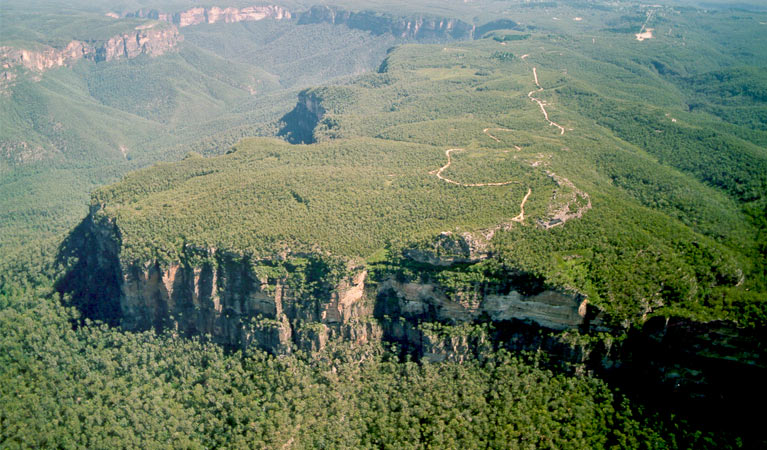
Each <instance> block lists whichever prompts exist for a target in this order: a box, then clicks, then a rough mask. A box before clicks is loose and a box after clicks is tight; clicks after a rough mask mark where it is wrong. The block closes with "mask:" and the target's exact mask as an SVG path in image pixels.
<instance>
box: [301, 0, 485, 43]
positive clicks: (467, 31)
mask: <svg viewBox="0 0 767 450" xmlns="http://www.w3.org/2000/svg"><path fill="white" fill-rule="evenodd" d="M298 23H299V24H313V23H330V24H334V25H346V26H347V27H349V28H353V29H357V30H363V31H369V32H371V33H373V34H384V33H390V34H393V35H394V36H396V37H399V38H403V39H417V40H444V39H456V40H458V39H464V40H468V39H471V38H472V37H473V35H474V26H473V25H471V24H468V23H466V22H464V21H462V20H458V19H451V18H433V17H395V16H390V15H386V14H381V13H376V12H374V11H359V12H354V11H347V10H344V9H340V8H336V7H332V6H325V5H317V6H313V7H312V8H311V9H310V10H309V11H306V12H304V13H301V14H300V15H299V16H298Z"/></svg>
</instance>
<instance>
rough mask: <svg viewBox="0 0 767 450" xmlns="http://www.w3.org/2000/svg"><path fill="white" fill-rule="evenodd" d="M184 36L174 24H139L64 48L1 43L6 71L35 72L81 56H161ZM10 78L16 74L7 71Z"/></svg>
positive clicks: (1, 60) (109, 58) (0, 61)
mask: <svg viewBox="0 0 767 450" xmlns="http://www.w3.org/2000/svg"><path fill="white" fill-rule="evenodd" d="M181 39H182V37H181V35H179V33H178V29H177V28H176V27H173V26H152V27H139V28H138V29H136V30H133V31H131V32H127V33H122V34H119V35H116V36H113V37H111V38H110V39H108V40H107V41H105V42H100V43H94V42H81V41H71V42H70V43H69V44H67V45H66V46H65V47H64V48H61V49H58V48H53V47H45V48H42V49H36V50H28V49H23V48H16V47H10V46H4V47H0V66H1V67H2V69H3V70H4V71H8V70H10V69H14V68H17V67H23V68H26V69H28V70H32V71H35V72H43V71H45V70H48V69H51V68H54V67H61V66H68V65H71V64H73V63H75V62H77V61H79V60H81V59H90V60H93V61H97V62H100V61H112V60H115V59H120V58H135V57H137V56H139V55H142V54H143V55H149V56H158V55H162V54H164V53H166V52H168V51H170V50H172V49H174V48H175V47H176V45H177V44H178V42H179V41H180V40H181ZM10 73H12V72H6V75H4V77H5V78H6V79H8V78H12V77H13V75H7V74H10Z"/></svg>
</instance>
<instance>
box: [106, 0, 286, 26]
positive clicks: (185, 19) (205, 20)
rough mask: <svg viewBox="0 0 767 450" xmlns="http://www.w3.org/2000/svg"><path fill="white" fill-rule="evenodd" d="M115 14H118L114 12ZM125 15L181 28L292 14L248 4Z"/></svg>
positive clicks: (283, 9)
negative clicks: (243, 5)
mask: <svg viewBox="0 0 767 450" xmlns="http://www.w3.org/2000/svg"><path fill="white" fill-rule="evenodd" d="M114 15H115V16H116V15H117V14H114ZM125 17H140V18H146V19H154V20H159V21H162V22H168V23H172V24H174V25H177V26H178V27H179V28H183V27H188V26H191V25H200V24H211V23H219V22H223V23H236V22H255V21H258V20H263V19H275V20H283V19H290V18H291V14H290V11H288V10H287V9H285V8H283V7H281V6H276V5H266V6H248V7H245V8H232V7H229V8H219V7H217V6H213V7H210V8H191V9H188V10H186V11H181V12H178V13H175V14H169V13H164V12H160V11H158V10H156V9H146V8H144V9H139V10H138V11H135V12H131V13H127V14H125Z"/></svg>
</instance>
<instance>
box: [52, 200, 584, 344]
mask: <svg viewBox="0 0 767 450" xmlns="http://www.w3.org/2000/svg"><path fill="white" fill-rule="evenodd" d="M79 230H80V231H79V234H78V233H73V235H72V236H73V237H72V238H71V239H72V241H71V243H70V246H71V247H72V248H75V249H77V252H78V253H79V255H80V262H79V265H78V266H77V267H75V268H74V270H73V271H72V272H71V276H70V278H69V279H68V280H67V281H66V282H65V283H64V284H65V285H64V286H62V290H64V291H67V292H71V293H73V294H74V296H75V297H77V298H79V299H82V301H83V303H84V305H86V308H85V309H86V310H89V311H91V312H96V314H92V315H93V316H96V317H99V318H101V319H104V320H111V321H112V323H114V324H118V323H119V324H120V325H122V326H123V327H124V328H126V329H129V330H142V329H149V328H156V329H158V330H159V329H175V330H177V331H178V332H180V333H184V334H187V335H202V336H205V335H209V336H210V337H211V339H213V340H214V341H216V342H219V343H222V344H226V345H230V346H236V347H241V348H247V347H249V346H251V345H255V346H258V347H261V348H264V349H266V350H269V351H271V352H274V353H286V352H290V351H291V348H300V349H304V350H308V351H311V350H318V349H320V348H322V347H323V346H324V345H325V342H327V341H328V340H329V339H333V338H341V339H346V340H351V341H354V342H366V341H369V340H371V339H378V338H380V337H382V336H381V334H382V332H383V331H386V330H387V328H386V327H384V328H383V329H382V328H381V327H379V326H378V325H377V324H378V323H379V322H385V321H387V320H389V319H391V318H393V319H400V318H401V319H403V320H407V321H412V322H413V323H416V322H420V321H438V322H443V323H451V324H459V323H473V322H475V321H477V320H480V319H482V320H487V319H489V320H491V321H494V322H496V321H510V320H519V321H524V322H527V323H531V324H535V325H536V326H540V327H545V328H547V329H550V330H567V329H584V327H589V326H594V325H596V324H598V322H599V319H598V315H599V312H598V310H596V309H595V308H593V307H591V306H589V304H588V301H587V300H586V299H585V298H584V297H583V296H581V295H579V294H574V293H567V292H559V291H553V290H545V291H540V292H536V293H534V294H533V295H522V294H521V293H520V292H517V291H515V290H511V291H509V292H505V293H499V294H496V295H484V294H482V295H480V294H477V293H475V292H459V293H454V294H450V295H448V294H446V291H445V290H444V289H443V288H441V287H440V286H438V285H435V284H431V283H426V282H423V283H415V282H399V281H397V280H396V279H394V278H393V277H389V278H387V279H385V280H378V281H371V280H369V277H368V272H367V270H365V268H364V265H360V264H355V263H354V262H350V261H347V262H342V261H340V260H337V259H333V258H331V257H329V256H327V255H317V254H290V253H287V254H283V255H279V256H274V257H273V258H271V259H254V258H252V257H249V256H244V255H240V254H237V253H233V252H227V251H223V250H219V249H207V248H198V247H193V246H191V245H187V246H186V247H185V248H184V250H183V256H182V257H181V258H179V259H180V260H178V261H170V262H164V263H161V262H158V261H131V260H126V259H125V258H124V257H123V256H122V255H123V244H122V241H121V234H120V230H119V228H118V227H117V226H116V225H115V223H114V222H113V221H112V219H110V218H109V217H108V216H107V215H106V214H104V213H103V211H102V210H101V209H100V208H98V207H94V208H93V210H92V212H91V214H90V215H89V216H88V218H86V220H85V221H84V222H83V224H82V225H81V226H80V227H79ZM419 339H420V338H419Z"/></svg>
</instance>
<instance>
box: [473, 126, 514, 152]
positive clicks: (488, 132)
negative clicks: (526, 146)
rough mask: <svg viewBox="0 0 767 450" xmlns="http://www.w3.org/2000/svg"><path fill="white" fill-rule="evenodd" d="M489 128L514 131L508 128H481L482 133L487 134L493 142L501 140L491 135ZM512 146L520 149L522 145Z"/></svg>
mask: <svg viewBox="0 0 767 450" xmlns="http://www.w3.org/2000/svg"><path fill="white" fill-rule="evenodd" d="M490 130H493V131H514V130H509V129H508V128H485V129H484V130H482V132H483V133H485V134H486V135H488V136H489V137H490V139H492V140H494V141H495V142H501V140H500V139H498V138H497V137H495V136H493V135H492V134H490ZM514 148H516V149H517V150H522V147H520V146H519V145H514Z"/></svg>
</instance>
